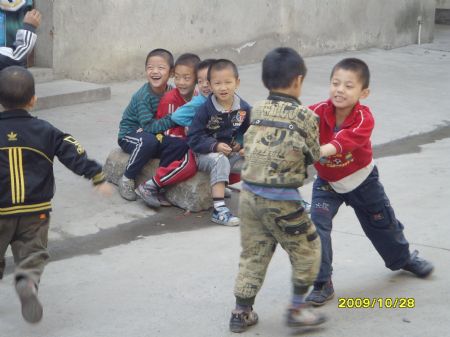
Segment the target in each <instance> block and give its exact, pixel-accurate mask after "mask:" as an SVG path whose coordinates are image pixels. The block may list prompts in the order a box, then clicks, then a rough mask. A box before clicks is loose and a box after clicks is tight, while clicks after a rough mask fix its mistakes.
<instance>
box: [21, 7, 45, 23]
mask: <svg viewBox="0 0 450 337" xmlns="http://www.w3.org/2000/svg"><path fill="white" fill-rule="evenodd" d="M41 18H42V15H41V13H40V12H39V11H38V10H36V9H32V10H31V11H29V12H27V13H26V14H25V17H24V18H23V23H28V24H29V25H32V26H34V27H36V28H38V27H39V25H40V24H41Z"/></svg>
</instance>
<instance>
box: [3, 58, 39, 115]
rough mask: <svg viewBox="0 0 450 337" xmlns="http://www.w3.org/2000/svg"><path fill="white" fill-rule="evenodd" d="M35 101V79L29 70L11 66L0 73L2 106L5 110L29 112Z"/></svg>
mask: <svg viewBox="0 0 450 337" xmlns="http://www.w3.org/2000/svg"><path fill="white" fill-rule="evenodd" d="M35 101H36V96H35V91H34V78H33V75H32V74H31V73H30V72H29V71H28V70H27V69H25V68H23V67H18V66H11V67H7V68H5V69H3V70H2V71H0V104H1V105H3V107H4V108H5V109H7V110H10V109H21V108H22V109H26V110H29V109H31V108H32V107H33V106H34V103H35Z"/></svg>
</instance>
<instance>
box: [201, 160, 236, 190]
mask: <svg viewBox="0 0 450 337" xmlns="http://www.w3.org/2000/svg"><path fill="white" fill-rule="evenodd" d="M195 157H196V160H197V167H198V170H199V171H202V172H208V173H209V174H210V179H211V186H213V185H215V184H217V183H220V182H225V183H228V177H229V176H230V172H231V171H233V167H234V166H238V165H237V163H238V162H239V161H241V160H244V158H243V157H242V156H241V155H239V153H236V152H232V153H231V154H230V155H229V156H228V157H227V156H226V155H224V154H223V153H222V152H218V153H216V152H212V153H208V154H200V153H196V154H195Z"/></svg>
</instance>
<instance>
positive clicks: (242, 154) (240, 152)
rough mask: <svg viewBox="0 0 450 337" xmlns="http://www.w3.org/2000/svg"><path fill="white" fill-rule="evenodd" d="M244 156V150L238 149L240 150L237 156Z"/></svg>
mask: <svg viewBox="0 0 450 337" xmlns="http://www.w3.org/2000/svg"><path fill="white" fill-rule="evenodd" d="M244 154H245V151H244V148H242V149H240V150H239V155H240V156H241V157H244Z"/></svg>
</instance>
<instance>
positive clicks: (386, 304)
mask: <svg viewBox="0 0 450 337" xmlns="http://www.w3.org/2000/svg"><path fill="white" fill-rule="evenodd" d="M415 307H416V300H415V299H414V298H412V297H373V298H370V297H339V298H338V308H340V309H374V308H380V309H384V308H385V309H412V308H415Z"/></svg>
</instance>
